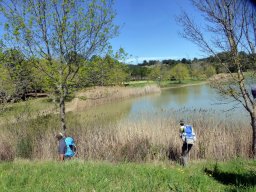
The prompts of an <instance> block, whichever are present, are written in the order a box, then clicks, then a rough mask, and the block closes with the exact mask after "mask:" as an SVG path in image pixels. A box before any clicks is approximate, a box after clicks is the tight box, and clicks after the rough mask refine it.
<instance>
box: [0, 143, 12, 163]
mask: <svg viewBox="0 0 256 192" xmlns="http://www.w3.org/2000/svg"><path fill="white" fill-rule="evenodd" d="M14 157H15V153H14V149H13V146H12V145H11V144H10V143H8V142H6V141H2V142H0V161H13V160H14Z"/></svg>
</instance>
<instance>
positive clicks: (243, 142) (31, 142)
mask: <svg viewBox="0 0 256 192" xmlns="http://www.w3.org/2000/svg"><path fill="white" fill-rule="evenodd" d="M138 115H139V116H138V118H137V119H136V120H134V121H131V120H117V119H118V118H117V119H115V120H113V119H110V118H108V117H107V116H106V115H104V114H99V115H92V116H90V115H85V114H79V113H71V112H70V113H68V114H67V122H68V130H67V135H72V136H73V137H74V138H75V140H76V143H77V149H78V154H77V157H76V158H79V159H83V160H107V161H111V162H120V161H129V162H132V161H136V162H148V161H165V160H172V161H174V162H176V161H178V160H179V158H180V153H181V146H182V141H181V139H180V138H179V124H178V123H179V120H180V118H181V117H183V118H184V117H186V118H185V120H186V121H187V122H188V123H190V124H192V125H193V126H194V129H195V132H196V134H197V141H196V143H195V145H194V146H193V148H192V150H191V153H190V159H191V160H201V159H207V160H221V161H225V160H230V159H233V158H236V157H242V158H249V157H250V156H251V150H250V149H251V145H252V143H251V140H252V139H251V135H252V131H251V128H250V125H249V122H246V121H243V122H242V121H239V120H232V119H225V118H224V120H223V119H222V120H220V118H218V116H217V113H213V112H212V111H205V110H189V109H181V110H177V111H173V110H166V111H165V110H163V111H160V112H158V113H156V114H154V116H151V117H148V115H149V114H147V113H144V114H138ZM0 126H1V127H0V137H1V138H0V140H1V142H0V146H1V148H2V149H1V151H0V153H1V156H0V159H1V160H13V159H14V158H28V159H40V160H51V159H56V158H57V144H58V143H57V141H56V139H55V138H54V136H55V134H56V133H57V132H58V131H60V130H59V129H58V127H59V124H58V116H57V115H45V116H40V117H38V118H35V119H30V120H26V119H20V120H19V121H18V122H16V123H13V122H11V123H8V122H6V123H5V124H2V125H0Z"/></svg>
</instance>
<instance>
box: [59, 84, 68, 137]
mask: <svg viewBox="0 0 256 192" xmlns="http://www.w3.org/2000/svg"><path fill="white" fill-rule="evenodd" d="M60 91H61V94H60V103H59V107H60V121H61V128H62V130H63V132H64V133H65V131H66V128H67V127H66V111H65V110H66V109H65V97H66V95H67V94H66V93H67V91H66V89H65V86H64V85H62V86H61V90H60Z"/></svg>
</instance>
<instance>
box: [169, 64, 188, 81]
mask: <svg viewBox="0 0 256 192" xmlns="http://www.w3.org/2000/svg"><path fill="white" fill-rule="evenodd" d="M170 77H174V78H175V79H176V80H178V81H179V82H180V83H181V81H182V80H185V79H187V78H189V70H188V68H187V67H186V66H185V65H184V64H181V63H179V64H177V65H175V66H174V67H173V68H171V71H170Z"/></svg>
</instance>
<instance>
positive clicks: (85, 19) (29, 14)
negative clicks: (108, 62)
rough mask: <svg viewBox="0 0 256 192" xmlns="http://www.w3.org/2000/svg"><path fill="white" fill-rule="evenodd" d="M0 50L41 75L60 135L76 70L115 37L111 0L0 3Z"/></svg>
mask: <svg viewBox="0 0 256 192" xmlns="http://www.w3.org/2000/svg"><path fill="white" fill-rule="evenodd" d="M0 11H1V13H2V14H3V16H4V17H5V19H4V21H5V29H6V32H7V33H6V34H5V36H4V37H5V39H4V43H5V46H6V47H8V48H10V47H13V48H15V49H17V50H20V51H21V52H22V53H23V54H24V55H26V57H27V59H29V61H31V62H32V61H33V62H34V66H35V67H36V68H37V69H38V70H39V71H40V72H43V73H44V74H45V75H46V76H47V79H48V80H49V82H50V83H49V85H51V86H52V88H53V89H54V91H55V93H57V95H58V97H59V107H60V120H61V127H62V129H63V130H64V131H65V130H66V122H65V98H66V97H67V96H68V94H69V91H70V90H69V87H70V84H71V83H72V80H73V79H74V78H75V76H76V74H77V72H78V70H79V68H80V66H81V65H83V64H84V62H85V61H86V60H87V59H88V58H89V57H90V56H92V55H93V54H98V53H100V52H101V51H102V50H103V49H104V48H105V47H106V46H107V44H108V40H109V39H110V38H112V37H114V36H115V35H116V34H117V26H115V25H114V24H113V19H114V17H115V12H114V10H113V0H22V1H20V0H2V1H0Z"/></svg>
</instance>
